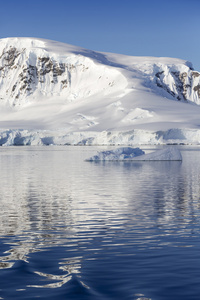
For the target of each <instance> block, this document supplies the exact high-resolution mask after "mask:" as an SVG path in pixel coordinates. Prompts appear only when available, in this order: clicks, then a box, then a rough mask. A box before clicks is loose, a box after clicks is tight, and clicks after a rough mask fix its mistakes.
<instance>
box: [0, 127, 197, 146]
mask: <svg viewBox="0 0 200 300" xmlns="http://www.w3.org/2000/svg"><path fill="white" fill-rule="evenodd" d="M167 144H168V145H169V144H172V145H173V144H182V145H190V144H193V145H194V144H196V145H199V144H200V129H199V130H192V129H170V130H167V131H157V132H153V131H147V130H132V131H129V132H106V131H104V132H73V133H67V132H65V131H64V130H59V131H50V130H31V131H29V130H23V129H21V130H1V131H0V146H27V145H32V146H38V145H81V146H83V145H88V146H92V145H95V146H96V145H97V146H103V145H107V146H111V145H116V146H119V145H121V146H124V145H129V146H135V145H167Z"/></svg>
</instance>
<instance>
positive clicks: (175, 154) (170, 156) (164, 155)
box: [133, 146, 182, 161]
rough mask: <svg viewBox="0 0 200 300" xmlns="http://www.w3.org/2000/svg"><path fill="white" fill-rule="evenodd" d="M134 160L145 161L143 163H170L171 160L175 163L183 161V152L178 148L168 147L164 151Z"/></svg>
mask: <svg viewBox="0 0 200 300" xmlns="http://www.w3.org/2000/svg"><path fill="white" fill-rule="evenodd" d="M133 160H140V161H141V160H143V161H147V160H148V161H150V160H154V161H158V160H159V161H160V160H163V161H169V160H175V161H180V160H182V155H181V152H180V151H179V150H178V149H177V148H176V147H173V146H171V147H166V148H164V149H162V150H157V151H154V152H152V153H149V154H145V155H142V156H139V157H135V158H133Z"/></svg>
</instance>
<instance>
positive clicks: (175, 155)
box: [87, 146, 182, 161]
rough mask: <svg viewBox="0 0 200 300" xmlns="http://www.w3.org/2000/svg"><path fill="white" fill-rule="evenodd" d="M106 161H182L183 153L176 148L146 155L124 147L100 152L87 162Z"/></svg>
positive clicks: (135, 149) (136, 149) (141, 151)
mask: <svg viewBox="0 0 200 300" xmlns="http://www.w3.org/2000/svg"><path fill="white" fill-rule="evenodd" d="M105 160H115V161H116V160H134V161H181V160H182V155H181V152H180V151H179V150H178V149H177V148H176V147H172V146H171V147H166V148H164V149H162V150H156V151H154V152H152V153H149V154H145V152H144V151H143V150H141V149H140V148H131V147H122V148H118V149H114V150H109V151H102V152H98V153H97V155H94V156H92V157H90V158H89V159H87V161H105Z"/></svg>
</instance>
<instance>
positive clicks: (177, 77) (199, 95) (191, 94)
mask: <svg viewBox="0 0 200 300" xmlns="http://www.w3.org/2000/svg"><path fill="white" fill-rule="evenodd" d="M152 81H153V83H155V84H156V85H157V87H159V88H160V89H162V90H164V91H166V92H167V93H168V94H169V95H170V96H172V97H173V98H175V99H177V100H179V101H180V100H183V101H192V102H195V103H196V104H200V73H199V72H196V71H193V69H191V68H189V67H188V68H186V70H185V71H182V70H181V68H178V66H177V67H176V69H175V67H174V66H173V68H172V69H171V70H170V67H168V68H165V69H164V70H161V71H159V72H157V73H155V76H154V77H153V80H152Z"/></svg>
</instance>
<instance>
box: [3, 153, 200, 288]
mask: <svg viewBox="0 0 200 300" xmlns="http://www.w3.org/2000/svg"><path fill="white" fill-rule="evenodd" d="M93 152H94V148H81V147H57V148H56V147H55V148H54V147H49V148H9V149H5V148H2V149H1V152H0V155H1V156H0V158H1V174H0V184H1V192H0V193H1V194H0V195H1V201H0V235H1V238H2V241H3V238H6V240H7V244H8V246H7V251H6V252H4V253H1V255H2V256H1V264H0V268H2V269H4V268H11V267H12V266H13V265H14V263H15V261H18V260H23V261H25V262H29V256H30V255H31V253H34V252H41V251H47V250H48V249H50V248H54V247H64V249H65V250H64V251H63V252H60V254H58V257H57V259H58V265H59V269H60V270H62V271H63V272H64V273H63V275H58V277H56V275H51V274H47V273H45V272H43V271H40V270H36V271H35V273H36V274H37V275H39V276H42V277H45V278H48V279H49V280H53V281H56V282H57V281H58V280H59V282H57V283H55V284H54V283H49V284H47V287H59V286H60V285H62V284H64V283H66V282H67V281H68V280H69V279H70V278H71V277H70V276H71V274H79V273H80V270H81V264H82V261H83V260H84V259H86V257H87V259H88V260H92V259H95V257H96V255H97V254H98V253H99V251H108V250H106V249H112V251H113V253H117V251H120V250H119V249H120V248H119V247H120V245H121V246H123V245H131V246H132V245H135V247H136V246H137V247H143V248H144V247H149V244H148V243H150V241H148V243H147V242H145V241H140V243H139V242H138V240H137V238H138V237H139V236H140V234H141V235H142V236H143V238H144V239H145V234H146V233H145V230H146V229H147V228H149V230H153V229H152V228H155V226H164V227H165V226H167V228H168V229H169V228H173V227H174V225H176V226H179V228H180V227H181V228H183V229H184V227H186V225H187V223H188V222H193V221H195V218H196V213H197V211H198V209H199V203H198V200H199V192H200V187H199V173H198V168H199V167H198V164H195V161H192V160H191V158H190V157H188V156H187V152H185V153H183V154H184V160H183V163H180V162H124V163H123V162H105V163H89V162H85V161H84V159H85V158H86V157H89V156H90V154H91V155H92V154H93ZM196 155H199V154H198V153H196ZM134 231H135V232H134ZM136 233H137V234H138V237H137V236H135V234H136ZM166 234H167V233H166ZM182 234H184V230H183V233H182ZM122 235H123V238H122ZM152 235H153V233H152ZM151 243H154V244H155V245H157V244H159V239H158V240H155V241H154V242H151ZM117 245H118V246H117ZM116 246H117V247H116ZM131 249H132V248H131ZM68 251H72V252H71V253H72V254H71V256H69V257H68V256H67V253H68ZM131 251H132V252H133V251H134V250H133V249H132V250H131ZM69 253H70V252H69ZM131 254H132V253H131ZM133 254H134V253H133ZM59 255H60V257H59Z"/></svg>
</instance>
